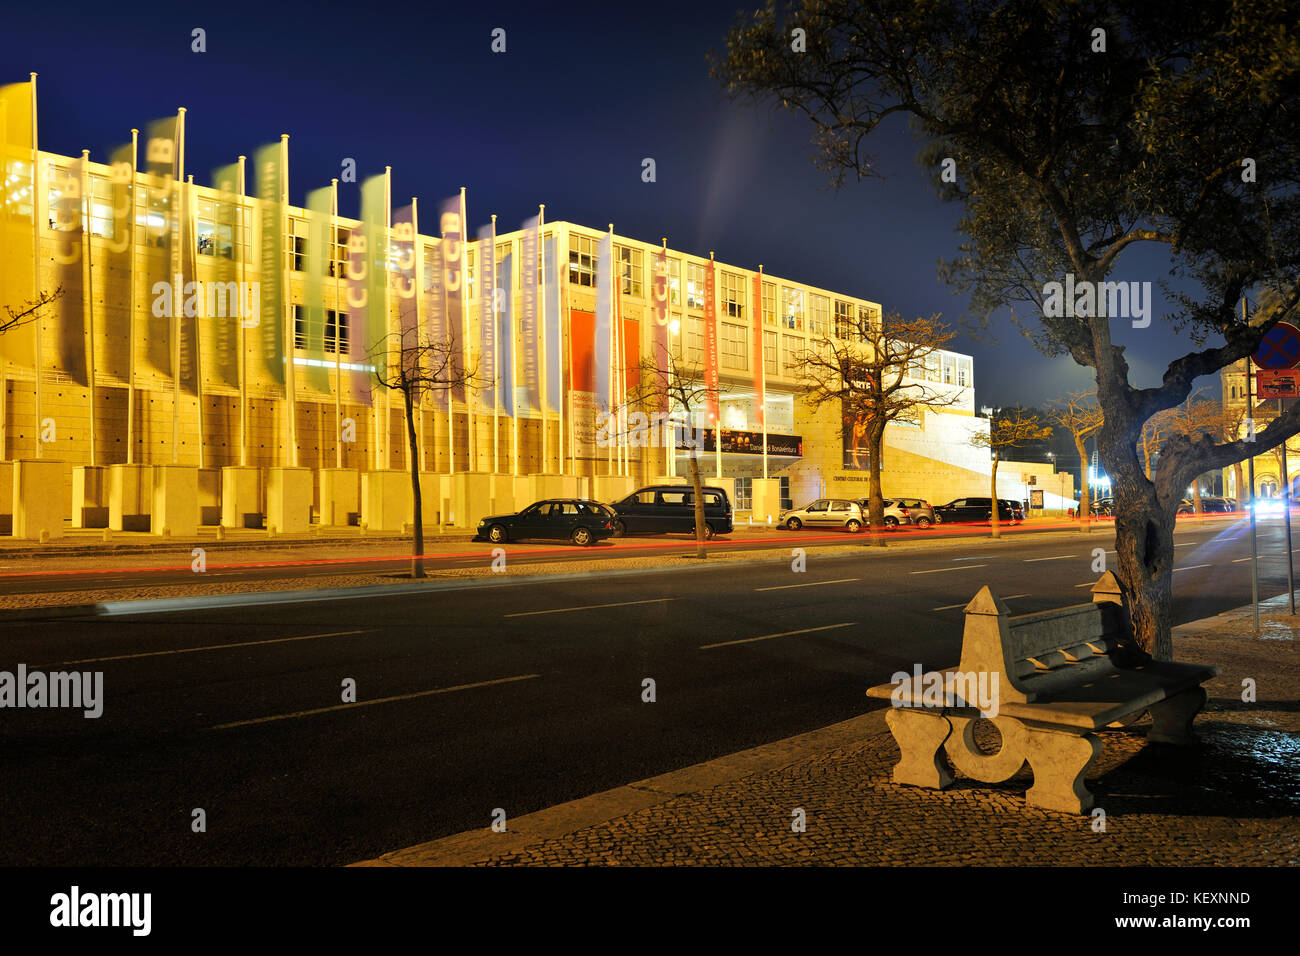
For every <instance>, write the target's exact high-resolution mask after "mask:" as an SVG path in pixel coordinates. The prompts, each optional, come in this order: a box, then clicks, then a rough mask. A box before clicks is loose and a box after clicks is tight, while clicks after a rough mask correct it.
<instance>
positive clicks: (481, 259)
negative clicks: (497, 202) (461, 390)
mask: <svg viewBox="0 0 1300 956" xmlns="http://www.w3.org/2000/svg"><path fill="white" fill-rule="evenodd" d="M489 241H490V242H491V243H492V249H491V252H492V269H493V274H492V301H491V302H489V303H488V307H487V313H488V315H490V316H491V317H492V318H491V319H490V320H489V321H490V322H491V323H492V328H491V329H489V330H487V332H488V335H490V336H491V338H492V344H493V348H492V474H494V475H496V474H500V472H501V462H500V459H499V456H498V449H497V445H498V441H499V438H500V430H501V429H500V416H501V384H500V383H501V321H500V320H499V319H498V318H497V302H496V292H497V277H496V263H497V216H496V213H493V214H492V238H491V239H490V240H489ZM484 252H485V251H484V250H483V249H480V250H479V255H478V271H479V281H478V294H479V295H480V296H481V295H483V294H484V291H485V290H486V289H487V288H488V282H487V279H486V276H487V263H488V256H487V255H485V254H484ZM513 258H514V257H513V256H511V259H512V260H513ZM511 267H512V268H513V262H512V263H511ZM511 291H513V290H511ZM512 304H513V303H512ZM506 314H507V315H510V314H511V312H510V311H507V312H506ZM482 319H483V310H482V309H479V321H482ZM483 332H484V330H483V329H479V335H480V336H482V335H483ZM480 341H481V339H480Z"/></svg>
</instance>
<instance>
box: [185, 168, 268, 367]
mask: <svg viewBox="0 0 1300 956" xmlns="http://www.w3.org/2000/svg"><path fill="white" fill-rule="evenodd" d="M212 185H213V188H215V189H216V190H217V199H216V202H215V203H214V204H213V207H212V215H211V218H210V219H209V218H205V217H204V216H200V217H199V223H198V235H197V236H196V239H197V241H198V251H199V261H200V262H206V263H211V266H212V274H213V275H214V276H215V281H213V282H209V283H208V286H207V289H206V291H207V295H206V296H205V302H204V306H205V308H204V312H203V315H204V317H205V318H204V324H205V326H206V329H205V331H204V335H203V346H204V349H205V353H204V356H205V357H204V362H203V365H204V367H205V368H206V369H207V371H208V373H209V375H210V376H211V378H212V380H213V381H214V382H216V383H218V384H220V385H225V386H228V387H231V388H238V387H239V324H240V323H241V322H249V323H251V322H252V317H253V316H254V315H256V314H257V306H258V303H257V302H256V301H255V300H254V299H253V297H252V296H251V295H250V294H249V292H248V288H247V286H246V285H245V284H244V282H243V281H242V278H241V276H240V270H239V263H240V261H241V260H243V259H246V258H247V251H246V250H245V248H244V243H245V242H247V241H248V234H247V233H248V229H247V223H245V224H244V226H245V228H244V229H243V230H242V231H241V230H240V228H239V226H240V215H239V204H240V202H241V197H240V195H239V164H238V163H231V164H230V165H229V166H222V167H220V168H219V169H214V170H213V171H212Z"/></svg>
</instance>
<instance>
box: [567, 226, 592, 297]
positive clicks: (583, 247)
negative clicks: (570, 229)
mask: <svg viewBox="0 0 1300 956" xmlns="http://www.w3.org/2000/svg"><path fill="white" fill-rule="evenodd" d="M569 282H571V283H572V284H573V285H581V286H586V287H587V288H589V289H590V288H594V287H595V285H596V240H595V239H592V238H590V237H589V236H580V235H578V234H577V233H570V234H569Z"/></svg>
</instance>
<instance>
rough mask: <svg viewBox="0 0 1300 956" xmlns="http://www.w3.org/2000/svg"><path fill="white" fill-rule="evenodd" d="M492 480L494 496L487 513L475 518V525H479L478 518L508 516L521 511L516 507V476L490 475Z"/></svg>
mask: <svg viewBox="0 0 1300 956" xmlns="http://www.w3.org/2000/svg"><path fill="white" fill-rule="evenodd" d="M488 477H489V478H491V480H492V495H491V499H490V500H489V502H488V508H487V511H485V512H483V514H481V515H477V516H476V517H475V521H474V523H475V524H476V525H477V524H478V518H482V517H484V516H485V515H488V514H494V515H508V514H510V513H512V512H514V511H518V510H519V509H518V508H517V507H516V505H515V476H514V475H489V476H488Z"/></svg>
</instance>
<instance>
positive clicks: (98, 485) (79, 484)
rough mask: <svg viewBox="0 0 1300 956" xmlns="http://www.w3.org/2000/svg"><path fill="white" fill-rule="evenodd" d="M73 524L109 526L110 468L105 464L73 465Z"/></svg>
mask: <svg viewBox="0 0 1300 956" xmlns="http://www.w3.org/2000/svg"><path fill="white" fill-rule="evenodd" d="M72 526H73V527H74V528H107V527H108V469H107V468H106V467H104V466H103V465H75V466H73V469H72Z"/></svg>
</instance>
